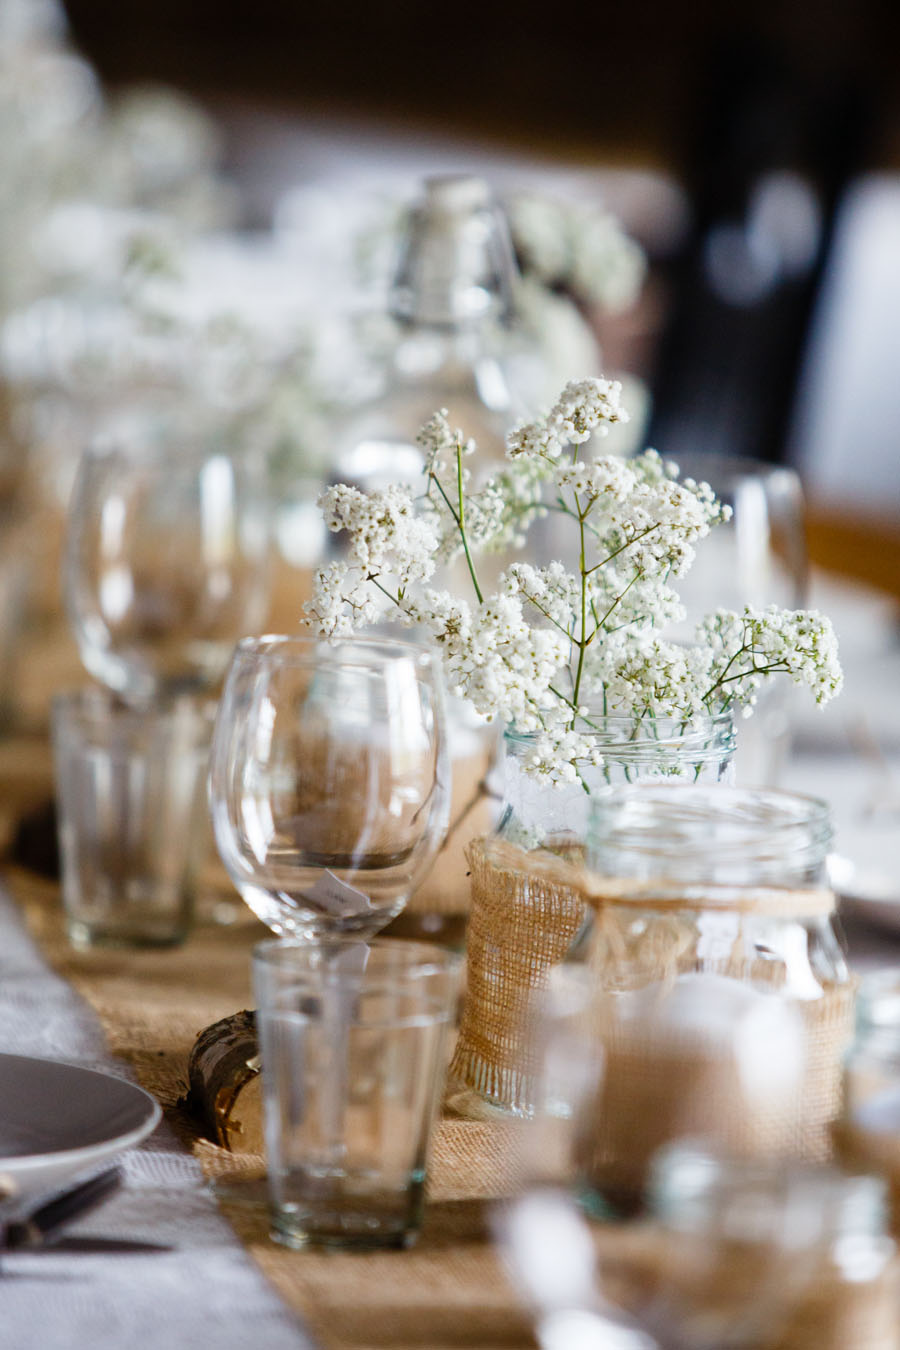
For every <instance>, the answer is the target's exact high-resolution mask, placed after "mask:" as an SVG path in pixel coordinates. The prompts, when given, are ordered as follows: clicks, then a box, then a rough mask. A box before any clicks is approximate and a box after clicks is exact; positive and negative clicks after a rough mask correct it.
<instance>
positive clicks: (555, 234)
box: [507, 193, 647, 313]
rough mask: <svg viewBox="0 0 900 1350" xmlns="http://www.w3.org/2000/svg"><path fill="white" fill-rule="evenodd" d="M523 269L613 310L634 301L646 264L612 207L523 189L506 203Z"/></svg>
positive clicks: (641, 253) (593, 303) (624, 306)
mask: <svg viewBox="0 0 900 1350" xmlns="http://www.w3.org/2000/svg"><path fill="white" fill-rule="evenodd" d="M507 212H508V215H509V223H510V228H511V230H512V236H513V242H514V244H515V248H516V253H517V254H518V256H519V258H520V259H521V262H522V265H523V268H524V269H525V271H526V272H530V273H532V274H533V275H535V276H536V277H538V278H539V279H540V281H541V282H542V283H543V285H545V286H548V287H564V288H566V289H568V290H571V291H572V292H573V293H574V294H575V295H577V296H579V297H580V298H581V299H583V300H584V301H586V302H587V303H588V304H590V305H601V306H603V308H605V309H607V310H609V311H610V312H612V313H616V312H619V311H622V310H625V309H627V308H629V306H630V305H632V304H634V301H635V300H636V298H637V295H638V293H639V291H640V288H641V286H642V284H643V281H644V277H645V274H646V270H647V263H646V259H645V257H644V253H643V250H642V249H641V248H640V246H639V245H638V244H636V243H635V242H634V240H632V239H630V238H629V237H628V235H627V234H626V233H625V232H624V230H623V229H622V226H621V225H620V223H619V221H618V220H617V219H616V217H615V216H613V215H612V214H611V213H610V212H609V211H606V210H604V209H603V207H598V206H595V205H591V204H588V203H581V202H579V203H575V204H574V205H573V204H572V203H571V202H566V201H563V200H562V199H561V198H550V197H544V196H540V195H538V194H537V193H521V194H518V195H516V196H514V197H512V198H511V199H510V200H509V201H508V202H507Z"/></svg>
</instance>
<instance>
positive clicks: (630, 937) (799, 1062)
mask: <svg viewBox="0 0 900 1350" xmlns="http://www.w3.org/2000/svg"><path fill="white" fill-rule="evenodd" d="M830 838H831V830H830V823H829V813H828V808H827V806H826V805H825V804H824V803H823V802H819V801H816V800H814V799H811V798H807V797H799V796H797V795H795V794H791V793H781V792H774V791H770V792H747V791H739V790H737V789H733V788H718V789H715V790H713V791H710V790H708V789H706V788H703V787H684V786H682V787H673V786H671V785H669V786H654V785H651V784H644V785H641V786H638V787H635V788H630V789H627V790H626V791H624V792H621V793H619V794H618V795H617V797H616V798H615V799H613V798H612V796H608V797H606V798H602V797H601V798H600V799H599V800H597V801H596V803H595V806H594V810H593V817H592V829H591V831H590V840H589V849H590V855H591V862H592V866H593V867H594V868H595V869H596V870H595V871H593V872H592V873H591V875H590V878H589V880H588V881H587V882H586V884H585V892H586V895H587V896H588V897H589V899H590V901H591V903H592V905H593V907H594V908H593V912H594V915H595V917H594V922H593V926H592V930H591V932H590V934H589V935H588V936H587V937H586V938H585V939H584V940H583V942H582V944H581V955H582V956H583V958H584V960H585V961H586V963H587V964H588V966H589V968H590V970H591V972H592V975H593V979H594V982H595V988H596V991H597V993H596V1004H597V1011H596V1025H597V1027H598V1034H599V1035H600V1036H601V1038H602V1041H603V1045H604V1048H605V1053H606V1063H605V1070H604V1076H603V1084H602V1088H601V1090H600V1093H599V1095H598V1100H597V1102H596V1109H595V1110H594V1112H593V1126H592V1130H591V1135H590V1138H589V1139H586V1140H585V1141H584V1147H583V1149H582V1166H583V1174H584V1176H585V1177H586V1178H587V1179H588V1182H589V1184H590V1186H591V1187H592V1189H593V1190H594V1191H595V1192H596V1193H597V1194H599V1195H602V1196H604V1197H606V1198H607V1200H609V1201H611V1202H612V1203H613V1204H615V1205H619V1206H621V1205H622V1204H623V1203H626V1204H627V1203H628V1202H629V1201H631V1202H634V1201H638V1202H639V1199H640V1196H641V1194H642V1192H643V1187H644V1183H645V1180H646V1176H647V1172H648V1169H649V1166H650V1163H651V1161H652V1158H653V1157H654V1155H655V1153H656V1152H657V1151H658V1150H659V1149H660V1148H661V1147H662V1146H663V1145H664V1144H666V1143H668V1142H669V1141H671V1140H673V1139H677V1138H683V1137H685V1136H696V1137H704V1138H707V1139H713V1140H715V1141H716V1143H717V1145H718V1146H719V1147H720V1148H722V1149H724V1150H725V1151H726V1152H727V1153H728V1154H729V1155H730V1156H736V1157H739V1156H743V1157H760V1156H763V1157H772V1156H784V1157H795V1158H801V1159H804V1160H806V1161H809V1162H821V1161H825V1160H827V1159H828V1158H829V1157H830V1156H831V1152H832V1138H831V1127H832V1125H833V1122H834V1121H835V1119H836V1118H837V1117H838V1115H839V1114H840V1110H841V1098H842V1061H843V1056H844V1053H845V1051H846V1048H847V1045H848V1043H849V1040H850V1035H851V1031H852V1023H853V1003H854V982H853V981H852V979H851V977H850V975H849V974H848V971H847V968H846V964H845V962H844V959H843V952H842V950H841V947H840V944H839V942H838V939H837V936H836V932H835V929H834V926H833V912H834V897H833V895H832V893H831V891H830V890H829V889H828V888H827V887H826V886H824V885H823V883H822V872H823V863H824V858H825V853H826V850H827V847H828V843H829V841H830ZM792 1037H793V1038H794V1040H793V1048H792V1045H791V1038H792Z"/></svg>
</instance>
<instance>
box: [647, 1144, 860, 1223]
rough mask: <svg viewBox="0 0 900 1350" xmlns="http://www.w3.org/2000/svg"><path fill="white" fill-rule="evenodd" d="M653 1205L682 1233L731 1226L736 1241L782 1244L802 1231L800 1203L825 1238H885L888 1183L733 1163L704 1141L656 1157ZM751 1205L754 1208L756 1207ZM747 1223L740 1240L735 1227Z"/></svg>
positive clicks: (831, 1171)
mask: <svg viewBox="0 0 900 1350" xmlns="http://www.w3.org/2000/svg"><path fill="white" fill-rule="evenodd" d="M650 1194H651V1207H652V1209H653V1211H654V1213H655V1214H656V1216H657V1218H658V1219H659V1220H660V1221H661V1222H662V1223H663V1224H665V1225H666V1226H668V1227H671V1228H674V1229H676V1230H678V1231H682V1232H697V1231H700V1230H701V1229H708V1227H709V1226H710V1225H711V1224H714V1223H716V1222H718V1223H720V1224H722V1223H724V1224H725V1225H726V1226H727V1228H728V1231H729V1234H730V1235H731V1236H746V1237H749V1238H751V1240H756V1241H760V1240H763V1241H766V1240H769V1241H771V1240H773V1239H775V1240H777V1239H778V1238H779V1236H781V1237H782V1238H783V1237H785V1236H787V1231H788V1226H789V1225H791V1221H792V1220H793V1226H794V1227H795V1228H796V1214H797V1209H798V1205H800V1206H802V1207H803V1209H804V1210H809V1212H810V1213H811V1214H814V1216H815V1223H814V1224H813V1225H812V1226H807V1232H806V1233H803V1230H802V1229H799V1228H797V1229H796V1232H795V1234H794V1239H795V1240H796V1237H797V1236H798V1235H803V1236H805V1237H806V1238H807V1241H808V1242H809V1243H810V1244H812V1243H813V1242H815V1241H816V1240H817V1239H818V1240H821V1239H822V1238H825V1239H826V1240H828V1238H837V1237H842V1236H847V1235H849V1234H860V1235H862V1234H867V1235H872V1236H880V1235H881V1234H882V1233H883V1232H884V1231H885V1227H886V1212H887V1211H886V1206H887V1184H886V1182H885V1181H884V1179H883V1178H881V1177H876V1176H870V1175H852V1174H847V1173H844V1172H841V1171H839V1170H838V1169H837V1168H834V1167H829V1166H826V1165H821V1164H813V1163H804V1162H799V1161H797V1160H792V1159H787V1158H780V1159H764V1158H746V1159H737V1158H729V1157H725V1156H723V1155H719V1154H718V1153H716V1152H714V1151H712V1150H710V1149H709V1148H708V1146H705V1145H704V1144H703V1142H702V1141H692V1140H682V1141H678V1142H676V1143H674V1144H670V1145H669V1146H667V1147H666V1148H664V1149H663V1150H662V1151H661V1152H660V1153H659V1154H658V1155H657V1157H656V1159H655V1162H654V1164H653V1169H652V1174H651V1181H650ZM748 1201H750V1202H751V1203H748ZM735 1222H737V1223H738V1224H742V1225H746V1232H745V1233H744V1234H740V1233H739V1232H736V1231H735V1229H734V1224H735Z"/></svg>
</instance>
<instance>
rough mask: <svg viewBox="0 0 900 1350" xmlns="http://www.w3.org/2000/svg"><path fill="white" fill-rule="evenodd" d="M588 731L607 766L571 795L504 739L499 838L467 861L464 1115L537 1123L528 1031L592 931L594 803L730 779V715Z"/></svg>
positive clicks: (460, 1046)
mask: <svg viewBox="0 0 900 1350" xmlns="http://www.w3.org/2000/svg"><path fill="white" fill-rule="evenodd" d="M590 722H591V725H592V728H593V731H592V734H593V736H594V738H595V740H596V743H597V746H598V748H599V749H600V750H601V751H602V753H603V757H604V763H603V765H602V767H599V768H597V767H594V766H590V765H584V766H583V781H582V782H577V783H575V784H572V785H570V786H567V787H565V788H558V787H554V786H552V785H545V784H542V783H541V782H539V781H538V780H537V779H536V778H535V777H534V776H533V775H531V774H529V773H528V772H527V769H526V765H527V761H528V759H529V757H530V756H532V755H533V754H534V739H533V738H532V737H530V736H519V735H516V734H515V733H511V732H508V733H507V734H506V737H505V747H504V748H505V756H504V762H503V779H504V797H505V800H504V806H503V810H502V813H501V818H500V823H499V826H498V828H497V831H496V833H495V834H494V835H490V836H482V837H479V838H476V839H474V840H473V841H472V842H471V843H470V844H469V846H468V849H467V853H466V857H467V861H468V866H469V872H470V878H471V910H470V917H469V925H468V940H467V945H468V984H467V993H466V999H465V1004H464V1007H463V1016H462V1023H461V1026H460V1034H459V1038H458V1041H457V1045H456V1051H455V1054H454V1057H453V1062H452V1065H451V1070H450V1082H451V1088H450V1092H449V1095H448V1100H449V1103H450V1105H451V1106H452V1107H453V1108H454V1109H455V1110H456V1111H458V1112H459V1113H460V1114H463V1115H469V1116H479V1115H484V1114H488V1115H489V1114H491V1113H492V1112H495V1111H500V1112H512V1113H514V1114H518V1115H528V1114H530V1111H531V1105H532V1093H531V1087H530V1083H531V1080H532V1078H533V1073H534V1064H533V1055H534V1045H533V1037H532V1035H531V1033H530V1031H529V1029H528V1027H527V1026H526V1019H527V1017H528V1015H529V1007H530V1004H531V1000H532V996H533V994H534V992H535V990H538V989H540V988H542V987H543V986H544V984H545V982H546V977H547V972H548V971H549V969H550V967H551V966H552V965H554V964H555V963H556V962H558V961H561V960H562V959H563V957H564V956H565V955H566V953H567V952H568V950H569V948H570V947H571V945H572V942H573V939H574V938H575V936H576V934H577V933H578V932H579V929H580V928H581V926H582V923H583V921H584V917H585V913H586V910H585V903H584V899H583V896H582V894H581V891H580V889H579V885H578V881H577V877H576V876H575V873H576V871H577V869H578V868H579V867H580V865H581V864H582V863H583V861H584V855H585V842H586V838H587V829H588V821H589V807H590V802H591V798H592V794H594V793H596V792H599V791H602V790H603V789H605V788H607V787H609V786H611V785H616V784H621V785H626V784H628V783H631V782H633V781H635V780H638V779H657V778H660V777H665V778H666V779H669V778H676V779H678V780H679V781H682V780H683V781H687V782H696V781H704V782H712V783H718V782H721V781H723V780H725V779H727V777H728V776H729V773H730V766H731V762H732V758H733V755H734V745H735V739H734V726H733V722H732V719H731V716H730V714H722V715H719V716H716V717H698V718H695V719H693V720H691V721H689V722H684V721H676V720H674V719H665V718H654V719H637V720H636V719H634V718H631V717H606V716H596V717H591V718H590ZM560 864H562V866H560Z"/></svg>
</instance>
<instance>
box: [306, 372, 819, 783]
mask: <svg viewBox="0 0 900 1350" xmlns="http://www.w3.org/2000/svg"><path fill="white" fill-rule="evenodd" d="M625 416H627V414H626V413H625V412H624V409H622V408H621V406H620V403H619V390H618V386H617V385H615V384H614V383H612V382H610V381H608V380H604V379H595V380H584V381H579V382H573V383H570V384H568V385H567V386H566V388H565V389H564V390H563V393H562V394H561V395H560V397H559V399H558V400H557V401H556V403H555V404H554V405H553V407H552V408H551V410H550V412H549V413H548V414H547V416H546V417H545V418H542V419H538V420H535V421H533V422H531V423H529V424H528V425H527V426H524V427H519V428H517V429H516V430H515V431H514V432H512V433H511V434H510V436H509V438H508V442H507V461H508V462H507V465H506V468H505V469H504V470H503V471H502V473H500V474H498V475H496V476H495V477H494V478H493V479H492V480H490V481H489V483H488V484H487V485H486V487H485V488H483V489H481V490H480V491H479V492H470V491H469V490H468V482H469V472H468V469H467V467H466V463H465V462H466V461H467V460H468V459H469V457H470V456H471V455H472V454H473V453H475V447H474V445H473V444H472V442H471V441H467V440H465V439H464V437H463V434H462V432H460V431H453V430H451V428H450V426H449V423H448V422H447V415H446V413H445V412H440V413H438V414H436V415H435V417H434V418H433V419H432V420H431V421H430V422H429V423H428V424H427V426H426V427H424V428H423V429H422V433H421V436H420V444H421V445H422V448H423V450H424V452H425V462H426V467H425V477H426V491H425V492H424V494H422V496H420V497H419V498H418V500H415V499H414V497H413V494H412V491H411V490H410V489H409V488H405V487H392V488H389V489H387V490H386V491H382V492H371V493H363V492H359V491H357V490H356V489H355V488H351V487H346V486H343V485H339V486H337V487H332V488H330V489H328V491H327V492H325V493H324V494H323V496H322V498H321V501H320V504H321V506H322V508H323V511H324V514H325V521H326V524H327V525H328V528H329V529H330V530H332V531H334V532H335V533H341V534H342V535H344V536H345V539H346V555H345V560H343V561H341V562H338V563H332V564H331V565H330V566H329V567H327V568H323V569H322V570H321V571H320V572H319V573H318V575H317V579H316V586H315V590H314V595H313V599H312V601H311V602H310V604H309V605H308V606H307V621H308V622H309V623H310V624H311V625H312V626H313V627H315V628H316V629H317V630H318V631H319V632H320V633H322V634H325V635H327V636H341V635H343V634H345V633H349V632H352V631H354V630H355V629H357V628H359V627H363V626H365V625H366V624H369V623H372V622H373V620H374V619H375V618H376V617H384V616H385V614H386V613H393V615H394V616H395V617H396V618H397V619H399V621H400V622H403V623H406V624H411V625H415V626H417V627H421V628H423V629H425V630H426V631H427V632H428V633H429V634H430V636H431V638H432V640H433V641H434V642H435V644H436V645H437V646H438V647H439V648H440V650H441V653H442V656H443V661H444V666H445V670H446V673H447V677H448V682H449V685H450V687H451V689H452V690H453V692H454V693H456V694H458V695H460V696H462V697H464V698H466V699H467V700H468V701H469V702H470V703H471V704H472V706H473V707H474V708H475V710H476V711H477V712H479V713H480V714H482V715H483V716H484V717H487V718H494V717H497V718H501V719H503V720H504V721H506V722H508V723H510V724H512V725H514V726H515V728H516V729H517V731H519V732H523V733H534V734H535V735H536V743H535V751H534V755H533V759H532V763H531V764H530V766H529V771H530V772H532V773H534V774H535V775H537V777H538V778H540V779H542V780H543V781H549V782H560V783H564V782H571V781H573V780H574V779H575V778H577V777H578V776H579V774H580V770H579V765H580V764H582V765H583V764H584V763H585V762H596V756H597V752H596V740H595V738H593V737H592V735H591V734H590V732H591V727H590V717H591V710H592V709H596V708H602V709H603V711H604V712H606V713H616V714H627V715H630V716H634V717H636V718H643V717H647V716H649V717H654V718H669V717H679V718H690V717H692V716H694V715H696V714H699V713H718V712H721V711H722V710H724V709H727V708H729V707H731V706H743V707H744V709H745V710H746V711H750V710H752V706H753V703H754V701H755V697H756V691H757V689H758V687H759V684H760V682H761V681H762V680H763V679H764V678H766V677H767V676H769V675H772V674H774V673H779V672H781V673H786V674H787V675H789V676H790V677H791V678H792V679H793V680H794V681H795V682H796V683H798V684H804V685H806V686H807V687H808V688H809V689H810V690H811V691H812V693H813V695H814V697H815V698H816V700H817V702H819V703H825V702H827V700H828V699H829V698H831V697H833V696H834V695H835V694H836V693H838V692H839V690H840V687H841V671H840V665H839V663H838V659H837V646H836V642H835V638H834V632H833V630H832V628H831V625H830V623H829V621H828V620H827V619H825V618H823V617H822V616H821V615H819V614H816V613H810V612H806V611H799V612H790V611H785V610H780V609H777V608H774V607H773V608H771V609H767V610H755V609H749V608H748V609H745V610H744V612H743V613H742V614H735V613H731V612H729V611H719V612H717V613H715V614H713V615H710V616H709V617H708V618H707V619H705V620H704V621H703V623H702V624H701V625H700V626H699V628H698V631H697V641H696V643H695V644H693V645H684V644H679V643H676V642H672V641H668V640H666V639H665V638H664V636H663V635H662V630H663V629H664V627H665V626H666V625H667V624H668V623H670V622H671V621H676V620H680V619H682V618H683V615H684V611H683V608H682V606H681V604H680V601H679V599H678V596H677V593H676V592H675V590H674V589H673V588H672V586H671V584H670V583H671V581H672V579H673V578H678V577H679V576H681V575H683V573H684V572H685V571H686V570H687V568H688V567H689V566H690V564H691V562H692V561H693V558H694V550H695V546H696V544H697V543H698V542H699V541H700V540H701V539H702V538H703V537H704V536H705V535H706V534H707V533H708V532H709V530H710V528H712V527H713V526H715V525H716V524H717V523H718V522H719V521H721V520H724V519H726V518H727V515H728V512H727V509H726V508H723V507H722V506H721V505H720V504H719V503H718V502H717V501H716V500H715V497H714V495H713V493H712V492H711V490H710V488H709V486H708V485H707V484H705V483H696V482H694V481H693V480H691V479H685V480H684V481H681V482H679V481H678V477H677V472H678V471H677V468H676V467H675V466H674V465H671V464H667V463H665V462H664V461H663V460H662V459H661V458H660V456H659V455H658V454H656V452H655V451H652V450H648V451H646V452H645V453H644V454H643V455H640V456H638V457H637V458H636V459H634V460H631V461H628V462H625V461H622V460H620V459H618V458H616V457H605V458H604V457H586V458H583V459H581V458H579V457H578V455H579V450H578V447H583V446H584V444H585V442H586V441H587V440H588V439H589V438H590V436H591V435H592V433H594V432H595V431H597V430H598V429H601V430H602V429H603V428H604V427H608V426H609V425H610V424H611V423H613V422H615V421H616V420H618V419H620V418H624V417H625ZM582 453H583V452H582ZM545 493H546V494H547V495H548V496H549V500H545ZM545 510H554V511H557V512H559V513H561V514H562V515H563V516H564V517H566V518H568V521H569V523H570V525H571V528H572V532H573V536H574V538H575V540H576V542H577V553H578V559H579V561H578V566H577V569H573V570H569V569H567V568H566V566H565V565H564V564H563V563H562V562H559V561H554V562H550V563H549V564H547V565H546V566H543V567H536V566H534V565H533V564H531V563H527V562H524V561H518V560H516V561H512V562H510V563H509V565H508V566H507V568H506V570H505V572H503V573H502V574H501V576H500V577H499V580H498V582H497V586H496V589H495V591H494V593H493V594H485V593H484V592H483V590H482V587H481V585H480V582H479V578H478V572H477V565H476V560H477V556H478V555H479V554H480V553H481V552H482V551H484V550H485V549H487V548H491V547H497V546H498V545H501V546H504V547H506V546H508V545H510V544H514V543H516V542H517V541H519V540H520V539H521V538H522V537H523V536H524V534H525V532H526V530H527V528H528V526H529V524H530V523H531V522H532V520H534V519H535V518H536V516H537V515H539V514H541V513H542V512H543V511H545ZM456 554H464V555H465V560H466V563H467V566H468V570H469V576H470V579H471V583H472V589H473V592H474V599H473V600H472V601H467V600H465V599H462V598H460V597H458V596H456V595H453V594H451V593H450V592H449V591H447V590H439V589H437V588H436V587H434V586H429V585H428V583H429V581H431V580H432V578H433V575H434V571H435V562H436V560H438V559H440V558H446V557H452V556H455V555H456Z"/></svg>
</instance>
